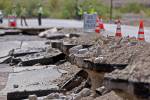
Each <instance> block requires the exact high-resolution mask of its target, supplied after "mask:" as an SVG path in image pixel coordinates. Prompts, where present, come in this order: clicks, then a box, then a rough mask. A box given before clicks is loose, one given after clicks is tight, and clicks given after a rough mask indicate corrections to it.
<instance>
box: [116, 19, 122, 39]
mask: <svg viewBox="0 0 150 100" xmlns="http://www.w3.org/2000/svg"><path fill="white" fill-rule="evenodd" d="M115 36H116V37H122V33H121V22H120V20H118V22H117V29H116V35H115Z"/></svg>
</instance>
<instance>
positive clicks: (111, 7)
mask: <svg viewBox="0 0 150 100" xmlns="http://www.w3.org/2000/svg"><path fill="white" fill-rule="evenodd" d="M112 16H113V0H110V22H112Z"/></svg>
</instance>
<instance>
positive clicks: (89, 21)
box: [83, 13, 97, 32]
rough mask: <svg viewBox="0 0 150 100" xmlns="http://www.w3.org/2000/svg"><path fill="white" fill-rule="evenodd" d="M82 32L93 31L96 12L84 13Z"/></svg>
mask: <svg viewBox="0 0 150 100" xmlns="http://www.w3.org/2000/svg"><path fill="white" fill-rule="evenodd" d="M83 18H84V32H95V28H96V18H97V13H95V14H87V13H84V16H83Z"/></svg>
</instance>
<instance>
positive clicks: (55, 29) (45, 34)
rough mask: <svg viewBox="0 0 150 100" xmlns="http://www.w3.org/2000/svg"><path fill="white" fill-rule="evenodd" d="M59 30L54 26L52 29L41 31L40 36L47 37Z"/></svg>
mask: <svg viewBox="0 0 150 100" xmlns="http://www.w3.org/2000/svg"><path fill="white" fill-rule="evenodd" d="M57 31H58V30H57V28H52V29H49V30H46V31H44V32H41V33H40V34H39V37H46V36H47V35H48V34H53V33H55V32H57Z"/></svg>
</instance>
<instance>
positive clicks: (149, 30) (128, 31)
mask: <svg viewBox="0 0 150 100" xmlns="http://www.w3.org/2000/svg"><path fill="white" fill-rule="evenodd" d="M27 22H28V25H29V26H34V27H36V26H38V22H37V19H28V20H27ZM7 24H8V20H7V19H5V20H4V25H7ZM17 25H18V26H20V19H17ZM42 26H46V27H48V26H49V27H65V28H82V27H83V21H78V20H68V19H43V20H42ZM104 26H105V29H106V31H109V32H110V33H109V34H108V35H111V36H112V35H113V36H114V35H115V32H116V25H114V24H105V25H104ZM121 27H122V34H123V36H130V37H137V35H138V30H139V28H138V26H127V25H122V26H121ZM144 31H145V39H146V41H148V42H150V35H149V34H150V27H145V28H144Z"/></svg>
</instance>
